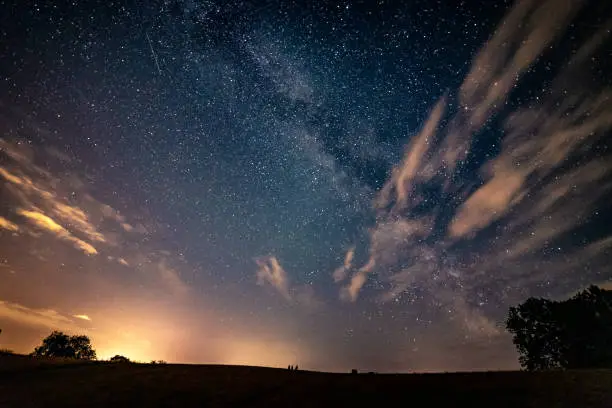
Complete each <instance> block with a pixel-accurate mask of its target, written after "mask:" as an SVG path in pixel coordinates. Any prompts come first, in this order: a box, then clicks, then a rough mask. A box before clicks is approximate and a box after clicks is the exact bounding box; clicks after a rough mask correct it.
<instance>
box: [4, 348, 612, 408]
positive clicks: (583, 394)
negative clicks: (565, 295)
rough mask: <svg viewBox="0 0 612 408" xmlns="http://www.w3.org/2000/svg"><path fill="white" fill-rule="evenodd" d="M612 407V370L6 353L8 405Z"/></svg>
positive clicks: (5, 400) (5, 381) (5, 402)
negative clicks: (336, 367)
mask: <svg viewBox="0 0 612 408" xmlns="http://www.w3.org/2000/svg"><path fill="white" fill-rule="evenodd" d="M424 404H427V405H425V406H427V407H431V408H433V407H438V406H445V407H449V406H452V407H455V406H465V407H470V408H473V407H494V408H501V407H539V408H542V407H546V408H548V407H612V371H610V370H592V371H566V372H561V371H560V372H548V373H525V372H496V373H453V374H358V375H352V374H328V373H316V372H305V371H298V372H290V371H287V370H282V369H272V368H260V367H240V366H207V365H174V364H170V365H150V364H131V363H128V364H126V363H106V362H94V363H65V362H53V361H44V360H42V361H41V360H37V359H31V358H28V357H23V356H0V407H2V408H9V407H24V408H25V407H56V406H57V407H77V406H78V407H112V408H119V407H131V408H135V407H138V406H146V407H276V406H279V407H321V406H334V407H339V406H341V407H344V406H348V407H351V406H370V407H374V406H400V405H402V406H406V407H408V406H412V407H421V406H424Z"/></svg>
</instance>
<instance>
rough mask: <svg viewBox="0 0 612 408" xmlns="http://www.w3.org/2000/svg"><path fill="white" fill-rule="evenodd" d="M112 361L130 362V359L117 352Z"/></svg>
mask: <svg viewBox="0 0 612 408" xmlns="http://www.w3.org/2000/svg"><path fill="white" fill-rule="evenodd" d="M110 361H111V362H113V363H129V362H130V359H129V358H127V357H125V356H121V355H119V354H117V355H116V356H113V357H111V359H110Z"/></svg>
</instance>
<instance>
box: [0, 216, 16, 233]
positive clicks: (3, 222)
mask: <svg viewBox="0 0 612 408" xmlns="http://www.w3.org/2000/svg"><path fill="white" fill-rule="evenodd" d="M0 229H5V230H9V231H13V232H17V231H19V226H18V225H17V224H15V223H13V222H11V221H9V220H7V219H6V218H4V217H0Z"/></svg>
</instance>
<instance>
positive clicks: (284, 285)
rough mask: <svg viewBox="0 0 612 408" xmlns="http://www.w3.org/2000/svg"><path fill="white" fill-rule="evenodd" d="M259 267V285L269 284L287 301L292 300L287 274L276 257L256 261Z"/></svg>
mask: <svg viewBox="0 0 612 408" xmlns="http://www.w3.org/2000/svg"><path fill="white" fill-rule="evenodd" d="M255 262H256V263H257V266H258V267H259V268H258V269H257V273H256V276H257V284H258V285H264V284H266V283H267V284H269V285H271V286H272V287H273V288H274V289H276V290H277V291H278V293H280V294H281V296H283V297H284V298H285V299H287V300H290V299H291V295H290V294H289V282H288V279H287V273H286V272H285V270H284V269H283V267H282V266H281V265H280V263H279V262H278V259H276V257H274V256H268V257H261V258H258V259H256V260H255Z"/></svg>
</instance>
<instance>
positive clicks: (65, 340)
mask: <svg viewBox="0 0 612 408" xmlns="http://www.w3.org/2000/svg"><path fill="white" fill-rule="evenodd" d="M32 355H34V356H37V357H66V358H75V359H79V360H95V359H96V351H95V350H94V349H93V347H92V346H91V341H90V340H89V337H87V336H69V335H67V334H64V333H62V332H59V331H54V332H52V333H51V334H50V335H48V336H47V337H45V338H44V339H43V342H42V344H41V345H40V346H38V347H36V349H34V352H33V353H32Z"/></svg>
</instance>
